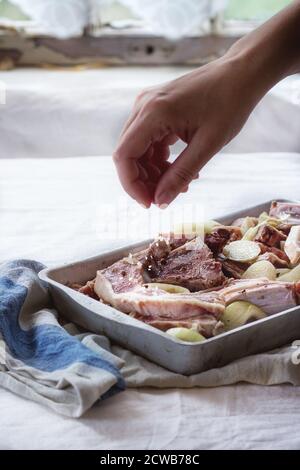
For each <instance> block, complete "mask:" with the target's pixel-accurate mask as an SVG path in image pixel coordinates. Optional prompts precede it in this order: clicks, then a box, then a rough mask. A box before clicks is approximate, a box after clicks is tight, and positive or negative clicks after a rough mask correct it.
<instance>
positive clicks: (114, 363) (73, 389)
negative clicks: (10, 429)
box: [0, 260, 124, 417]
mask: <svg viewBox="0 0 300 470" xmlns="http://www.w3.org/2000/svg"><path fill="white" fill-rule="evenodd" d="M43 267H44V266H43V265H42V264H40V263H37V262H35V261H28V260H18V261H11V262H8V263H4V264H2V265H1V266H0V386H2V387H4V388H7V389H9V390H11V391H12V392H14V393H16V394H18V395H21V396H23V397H25V398H28V399H31V400H33V401H36V402H39V403H41V404H44V405H46V406H48V407H49V408H51V409H53V410H55V411H56V412H58V413H61V414H63V415H67V416H73V417H78V416H81V415H82V414H83V413H84V412H85V411H86V410H87V409H88V408H90V407H91V406H92V405H93V403H95V402H96V401H97V400H99V399H104V398H106V397H108V396H111V395H112V394H114V393H116V392H118V391H121V390H123V389H124V380H123V378H122V376H121V374H120V372H119V369H120V367H121V366H122V365H123V361H122V360H121V359H119V358H117V357H114V356H113V355H112V354H111V353H110V352H109V351H107V350H106V349H105V344H103V346H104V347H101V346H99V345H98V347H97V351H96V352H94V351H93V350H91V349H90V348H88V347H87V346H86V345H85V344H84V343H83V342H81V341H80V340H79V339H77V338H76V337H75V336H71V335H70V334H69V333H68V332H67V331H66V330H65V329H64V328H63V327H62V326H61V325H60V324H59V323H58V320H57V313H56V311H55V310H53V309H51V302H50V296H49V293H48V290H47V287H46V286H45V285H44V284H43V283H42V281H40V279H39V278H38V275H37V273H38V272H39V271H40V270H41V269H42V268H43ZM106 346H107V345H106Z"/></svg>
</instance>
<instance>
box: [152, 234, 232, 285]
mask: <svg viewBox="0 0 300 470" xmlns="http://www.w3.org/2000/svg"><path fill="white" fill-rule="evenodd" d="M154 281H155V282H162V283H167V284H175V285H180V286H183V287H186V288H187V289H189V290H190V291H193V292H195V291H199V290H203V289H210V288H212V287H216V286H219V285H222V284H223V283H224V281H225V277H224V275H223V273H222V265H221V263H220V262H218V261H216V260H215V259H214V258H213V255H212V252H211V251H210V249H209V248H208V247H207V246H206V245H205V243H204V242H203V240H202V239H201V237H197V238H194V239H193V240H191V241H189V242H188V243H185V244H184V245H183V246H181V247H179V248H177V249H175V250H173V251H171V253H170V254H169V255H168V256H167V257H166V258H165V259H164V260H162V261H161V263H160V268H159V270H158V274H157V276H156V277H155V278H154Z"/></svg>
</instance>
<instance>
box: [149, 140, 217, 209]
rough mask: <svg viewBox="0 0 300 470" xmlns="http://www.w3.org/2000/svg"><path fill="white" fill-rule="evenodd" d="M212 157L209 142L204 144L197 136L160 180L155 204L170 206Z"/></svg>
mask: <svg viewBox="0 0 300 470" xmlns="http://www.w3.org/2000/svg"><path fill="white" fill-rule="evenodd" d="M211 156H212V151H211V149H210V148H209V143H208V141H207V142H204V140H201V139H200V138H199V135H198V134H195V135H194V137H193V139H192V140H191V142H190V143H189V144H188V145H187V147H186V148H185V149H184V150H183V152H182V153H181V154H180V155H179V157H178V158H177V159H176V160H175V161H174V163H173V164H172V165H171V166H170V167H169V169H168V170H167V171H166V172H165V173H164V174H163V176H162V178H161V179H160V181H159V183H158V185H157V188H156V191H155V195H154V201H155V204H157V205H165V204H170V203H171V202H172V201H173V200H174V199H175V198H176V197H177V196H178V194H180V193H181V192H182V191H183V189H184V188H186V186H187V185H189V183H190V182H191V181H192V180H193V179H194V177H195V176H196V175H197V173H198V172H199V170H200V169H201V168H202V167H203V166H204V165H205V164H206V163H207V161H208V160H209V159H210V158H211Z"/></svg>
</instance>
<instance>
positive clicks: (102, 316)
mask: <svg viewBox="0 0 300 470" xmlns="http://www.w3.org/2000/svg"><path fill="white" fill-rule="evenodd" d="M276 200H278V199H276ZM281 201H283V200H282V199H281ZM284 202H295V201H286V200H284ZM270 204H271V201H268V202H265V203H262V204H259V205H257V206H254V207H249V208H246V209H243V210H240V211H238V212H234V213H231V214H227V215H224V216H223V217H218V221H220V222H222V223H224V224H229V223H231V222H233V220H234V219H236V218H237V217H243V216H245V215H253V216H257V215H259V214H260V213H261V212H262V211H264V210H267V211H268V209H269V207H270ZM149 241H150V240H147V241H143V242H141V243H137V244H134V245H129V246H125V247H122V248H119V249H116V250H113V251H106V252H103V253H101V254H99V255H98V256H96V257H93V258H89V259H85V260H82V261H78V262H76V263H72V264H65V265H62V266H58V267H55V268H50V269H44V270H42V271H41V272H40V273H39V276H40V278H41V279H42V280H44V281H46V282H47V283H48V285H49V289H50V292H51V296H52V298H53V302H54V305H55V307H56V308H57V310H58V311H59V312H60V313H61V314H63V316H64V317H65V318H67V319H68V320H70V321H72V322H74V323H77V324H78V325H80V326H82V327H84V328H85V329H87V330H88V331H93V332H95V333H100V334H101V333H103V334H105V335H107V336H108V337H109V338H111V339H112V340H113V341H114V342H115V343H118V344H120V345H122V346H124V347H125V348H127V349H130V350H131V351H134V352H136V353H137V354H139V355H141V356H144V357H146V358H147V359H149V360H150V361H153V362H155V363H157V364H159V365H161V366H163V367H165V368H167V369H169V370H172V371H174V372H177V373H180V374H185V375H191V374H195V373H198V372H202V371H205V370H208V369H212V368H215V367H221V366H223V365H225V364H228V363H229V362H231V361H233V360H234V359H237V358H241V357H244V356H247V355H249V354H255V353H259V352H263V351H267V350H271V349H273V348H276V347H279V346H282V345H284V344H287V343H289V342H291V341H293V340H295V339H299V336H300V306H298V307H294V308H291V309H289V310H285V311H283V312H280V313H277V314H275V315H272V316H269V317H267V318H264V319H262V320H258V321H256V322H253V323H249V324H247V325H244V326H242V327H239V328H236V329H235V330H232V331H229V332H226V333H222V334H220V335H218V336H215V337H213V338H210V339H207V340H206V341H204V342H203V343H187V342H183V341H178V340H176V339H174V338H172V337H171V336H170V335H168V334H166V333H164V332H162V331H160V330H158V329H156V328H154V327H152V326H150V325H146V324H145V323H143V322H141V321H139V320H136V319H134V318H132V317H130V316H128V315H126V314H125V313H122V312H120V311H118V310H116V309H115V308H113V307H110V306H108V305H104V304H102V303H100V302H98V301H97V300H94V299H92V298H90V297H87V296H86V295H84V294H81V293H79V292H76V291H75V290H73V289H71V288H70V287H68V286H67V285H66V284H70V283H75V282H78V283H85V282H86V281H88V280H89V279H92V278H93V277H94V276H95V274H96V271H97V270H98V269H102V268H104V267H106V266H108V265H110V264H112V263H113V262H114V261H116V260H118V259H120V258H122V257H124V256H126V255H128V253H130V252H135V251H138V250H141V249H143V248H144V247H145V246H147V244H149Z"/></svg>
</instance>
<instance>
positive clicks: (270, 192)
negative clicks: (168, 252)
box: [0, 69, 300, 449]
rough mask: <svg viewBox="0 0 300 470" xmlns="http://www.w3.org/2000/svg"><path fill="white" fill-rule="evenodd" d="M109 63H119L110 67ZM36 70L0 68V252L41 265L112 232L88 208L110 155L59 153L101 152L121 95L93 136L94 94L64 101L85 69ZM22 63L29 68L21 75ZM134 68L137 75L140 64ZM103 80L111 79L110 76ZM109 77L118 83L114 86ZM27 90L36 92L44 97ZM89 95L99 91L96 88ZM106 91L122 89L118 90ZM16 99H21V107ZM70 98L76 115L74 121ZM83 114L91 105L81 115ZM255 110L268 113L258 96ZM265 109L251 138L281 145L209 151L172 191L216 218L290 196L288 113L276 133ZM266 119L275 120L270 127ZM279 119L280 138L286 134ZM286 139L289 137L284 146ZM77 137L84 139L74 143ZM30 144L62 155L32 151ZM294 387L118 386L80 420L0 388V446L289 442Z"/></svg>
mask: <svg viewBox="0 0 300 470" xmlns="http://www.w3.org/2000/svg"><path fill="white" fill-rule="evenodd" d="M93 72H94V71H93ZM114 72H115V73H120V71H119V69H116V70H115V71H114ZM41 73H42V72H29V71H24V72H23V75H22V73H21V72H19V71H17V72H13V73H12V74H11V75H9V74H1V75H0V79H3V75H4V76H5V77H6V80H8V78H7V77H10V85H9V89H10V91H9V93H8V101H7V112H8V117H7V115H6V112H2V109H1V110H0V154H1V156H2V159H0V260H1V261H2V260H4V259H8V258H16V257H31V258H35V259H38V260H40V261H43V262H44V263H46V264H49V265H53V264H56V263H61V262H63V261H70V260H73V259H80V258H82V257H85V256H90V255H94V254H96V253H98V252H99V250H101V249H103V247H107V246H109V245H110V246H111V245H112V244H118V243H119V242H120V241H119V240H114V241H112V242H111V241H109V240H107V239H106V237H105V236H104V231H103V225H102V223H101V220H100V221H99V219H98V215H99V212H98V209H99V205H100V204H101V202H105V201H108V202H109V201H110V200H112V199H114V200H117V198H118V197H119V196H121V195H122V194H123V192H122V190H121V188H120V185H119V183H118V180H117V178H116V175H115V173H114V170H113V167H112V163H111V159H110V157H106V158H105V157H101V158H97V157H77V158H72V157H71V155H72V154H73V155H80V153H81V154H82V155H87V154H90V155H94V154H95V152H96V151H97V149H98V148H99V145H100V144H101V141H102V140H103V148H99V152H98V153H100V154H103V155H105V154H108V153H110V152H111V147H112V145H113V142H114V141H115V134H116V127H118V126H119V124H120V123H121V121H122V118H123V117H124V114H126V113H128V110H129V109H128V102H127V101H126V112H125V108H124V109H123V111H122V109H121V110H119V111H120V112H119V111H118V112H117V108H116V111H115V112H116V116H117V118H118V124H115V123H113V122H112V121H110V124H106V120H107V121H109V120H110V119H112V117H111V116H110V115H109V114H108V113H107V111H106V115H105V119H104V118H103V120H102V121H101V122H99V126H98V129H99V136H98V135H96V136H95V135H94V132H95V128H96V127H95V126H96V124H95V116H96V114H97V113H98V114H99V116H101V115H102V114H103V113H102V112H101V109H99V110H96V109H95V106H94V105H95V102H93V100H92V99H91V98H90V101H89V106H88V108H87V109H86V112H83V108H82V107H80V109H78V108H77V107H76V100H75V96H76V93H77V90H78V89H79V88H80V89H81V92H82V93H83V89H84V93H85V94H86V95H89V94H91V93H92V91H91V85H92V84H95V81H94V79H93V81H92V82H91V83H89V79H88V77H89V76H90V75H89V74H87V75H86V77H87V78H86V79H82V76H81V79H79V78H76V77H79V75H76V74H75V75H73V74H72V73H71V72H65V73H63V76H64V79H63V80H62V82H60V80H59V76H58V73H55V74H54V75H53V74H52V72H50V73H48V72H47V73H45V75H44V76H41V75H40V74H41ZM91 73H92V72H91ZM123 73H124V74H125V75H123V78H124V77H129V76H130V77H131V78H133V76H134V75H133V70H132V69H131V70H130V71H128V70H126V69H125V70H124V71H123ZM149 73H150V72H149ZM153 73H154V75H153V77H154V78H153V81H155V80H156V81H158V79H159V78H160V79H166V78H168V77H169V75H168V73H167V72H165V73H163V72H162V71H160V69H156V70H155V71H154V72H153ZM26 74H29V75H30V80H29V76H28V75H26ZM170 74H171V73H170ZM98 75H99V80H100V82H101V77H102V80H103V81H102V85H103V86H104V85H105V87H108V84H107V82H106V81H105V80H104V79H103V77H107V75H110V77H115V75H114V74H113V73H112V71H110V72H108V70H105V71H103V75H102V74H101V73H100V72H98ZM26 76H27V78H28V79H26ZM66 76H68V77H70V78H69V80H70V86H69V89H68V90H67V89H66V82H65V81H64V80H66V78H65V77H66ZM139 76H140V75H139V74H137V78H136V79H135V80H137V81H138V77H139ZM147 76H148V80H149V82H150V81H151V80H150V78H149V75H147ZM22 77H23V79H22ZM33 77H36V78H37V77H38V78H39V81H38V82H37V81H36V80H35V81H33ZM49 77H50V78H49ZM74 77H75V78H74ZM142 77H143V78H144V77H146V75H145V74H144V73H143V75H142ZM169 78H170V77H169ZM72 80H74V81H75V82H76V83H75V85H74V84H73V85H72ZM76 80H78V81H76ZM80 80H83V81H80ZM119 80H120V77H119ZM46 82H47V85H45V83H46ZM50 82H51V83H52V86H53V89H52V91H51V87H50V88H49V83H50ZM83 82H85V83H86V86H85V87H84V86H83ZM104 82H105V83H104ZM143 82H144V80H143ZM61 83H62V84H61ZM135 84H136V81H135ZM148 84H149V83H148ZM110 85H112V86H114V82H112V83H111V84H110ZM138 85H141V83H139V84H138ZM134 87H135V85H134ZM134 87H133V88H134ZM116 88H117V89H118V90H119V88H118V87H117V85H116ZM46 89H47V92H46ZM24 90H25V91H26V92H25V91H24ZM134 90H135V88H134ZM39 93H42V94H43V96H44V98H45V100H44V102H42V101H41V95H40V94H39ZM60 93H61V94H60ZM71 95H72V96H71ZM97 96H101V93H100V91H99V90H98V95H97ZM111 96H112V95H111ZM116 96H117V97H120V96H123V94H122V93H121V92H120V90H119V91H118V94H117V95H116ZM287 96H289V95H284V98H281V97H280V98H278V99H280V100H283V101H284V102H285V103H286V106H287V107H288V108H289V109H290V110H291V109H292V108H293V107H294V106H295V115H294V116H295V119H296V116H297V113H298V108H297V106H296V105H295V104H293V103H292V102H291V100H290V97H288V98H287ZM68 97H69V98H68ZM278 97H279V94H278ZM23 98H24V100H27V101H26V106H25V104H24V102H23V101H22V100H23ZM268 99H269V98H268ZM11 100H12V101H11ZM55 100H57V103H60V105H62V102H63V103H64V104H65V103H69V109H68V110H67V109H66V108H65V107H62V108H61V109H59V106H58V105H57V109H56V112H55V113H54V114H53V115H52V111H51V110H52V108H51V105H50V104H49V103H54V102H55ZM61 100H62V102H61ZM274 100H275V101H273V102H272V103H273V104H272V106H273V109H274V107H275V108H276V106H277V105H276V106H275V104H274V103H277V104H278V101H276V100H277V98H274ZM12 103H14V104H13V106H11V104H12ZM18 103H19V105H18ZM74 103H75V104H74ZM270 103H271V102H270ZM18 106H19V107H18ZM34 106H36V108H34ZM82 106H83V107H84V103H82ZM266 106H267V108H268V105H266ZM270 106H271V105H270ZM272 106H271V108H272ZM34 109H36V110H37V113H38V112H41V113H42V112H43V113H44V121H43V123H42V122H40V115H39V114H37V116H38V117H36V119H35V120H33V116H34V115H35V113H34V112H33V110H34ZM72 109H74V115H75V117H76V118H78V123H77V124H76V125H75V124H74V119H73V116H72V112H71V111H72ZM102 111H103V110H102ZM1 113H2V114H1ZM68 113H69V116H70V119H71V121H70V123H69V125H68V120H67V116H68ZM90 113H92V114H93V113H94V114H93V118H91V116H90ZM261 113H262V114H264V113H266V114H268V112H267V111H266V108H263V107H262V108H261ZM274 113H275V114H272V113H269V114H268V116H269V117H270V119H271V116H273V118H274V119H273V121H272V122H269V123H268V125H265V126H264V129H262V132H260V131H259V129H257V132H254V131H251V132H250V130H249V132H250V134H248V135H250V136H253V138H257V142H256V144H257V145H258V144H259V146H260V145H261V146H262V149H264V150H267V148H266V147H268V142H271V143H272V145H273V147H274V145H275V144H274V142H275V143H276V145H277V143H278V142H279V141H280V142H281V145H282V146H283V147H284V148H283V149H282V148H281V146H280V145H279V144H278V146H279V148H278V150H280V149H282V150H284V151H285V153H276V154H275V153H267V154H266V153H264V154H263V153H255V154H240V153H236V154H227V155H225V154H223V155H219V156H217V157H216V158H215V159H214V160H213V161H212V162H210V164H209V165H208V166H207V167H206V168H205V169H204V170H203V172H202V173H201V177H200V180H199V181H198V182H195V183H193V184H192V187H191V191H190V192H189V193H188V194H187V195H183V196H182V199H181V202H185V201H194V202H195V201H199V202H200V203H201V204H203V206H204V208H205V210H206V213H207V214H210V215H211V216H212V217H217V216H218V214H221V213H223V212H226V211H227V212H228V211H231V210H235V209H238V208H240V207H243V206H248V205H251V204H254V203H256V202H260V201H263V200H267V199H272V198H276V197H290V198H298V199H299V196H300V194H299V173H300V154H296V153H287V152H288V151H289V152H291V151H292V150H296V149H294V147H293V145H294V144H295V146H297V145H298V146H299V138H298V134H296V136H295V134H294V133H293V129H292V126H293V125H294V124H293V123H291V120H290V119H289V117H290V116H289V115H286V116H285V120H286V122H287V123H288V125H287V126H286V127H283V129H282V133H281V134H279V129H280V128H281V121H280V119H281V118H282V116H281V114H280V113H279V115H278V114H276V112H275V111H274ZM13 116H14V119H15V120H14V119H13ZM112 116H114V114H112ZM274 116H275V117H274ZM6 118H7V119H6ZM72 119H73V120H72ZM253 122H254V124H255V123H256V121H255V120H254V121H253ZM278 123H279V124H278ZM106 125H107V126H108V127H105V126H106ZM272 125H274V128H276V132H275V133H274V132H273V134H274V135H273V136H272ZM69 126H71V127H72V129H73V130H72V132H71V131H70V132H71V134H72V135H71V134H70V135H69V134H68V132H69ZM76 126H80V128H82V129H83V131H82V132H81V133H80V136H78V135H77V134H76V132H75V130H76V129H77V132H78V128H79V127H78V128H77V127H76ZM81 126H82V127H81ZM103 126H104V127H103ZM276 126H277V127H276ZM289 126H290V129H291V131H290V139H287V138H286V136H287V135H288V127H289ZM274 128H273V131H274ZM54 129H56V138H55V135H54V134H53V132H54ZM47 130H49V136H48V137H47ZM106 132H107V134H106ZM245 132H246V131H245ZM247 132H248V131H247ZM266 136H267V137H266ZM92 137H93V138H92ZM265 137H266V138H265ZM272 137H273V138H272ZM72 139H74V142H75V143H74V145H73V140H72ZM90 140H91V141H90ZM289 140H290V141H291V142H292V143H293V144H292V145H291V148H290V147H289V144H290V142H289ZM240 142H241V143H240V144H238V143H237V144H236V146H237V147H236V149H238V151H239V150H240V146H241V145H243V146H245V147H246V148H244V151H246V150H247V148H248V147H249V146H250V147H251V142H252V140H251V139H250V140H249V139H248V137H245V139H244V140H241V141H240ZM256 144H255V145H256ZM296 144H297V145H296ZM272 145H271V146H272ZM276 145H275V146H276ZM247 146H248V147H247ZM84 148H86V149H87V150H85V151H83V149H84ZM108 149H109V151H107V150H108ZM248 150H249V151H252V150H253V149H252V148H249V149H248ZM257 150H259V149H258V148H256V151H257ZM273 150H274V148H273ZM298 151H299V152H300V149H299V148H298ZM24 155H25V156H27V157H28V155H32V157H33V159H22V158H15V159H12V158H10V157H13V156H14V157H22V156H24ZM39 155H40V156H43V157H46V156H50V155H51V156H55V157H62V156H68V157H69V158H64V159H58V158H56V159H53V158H51V159H50V158H49V159H48V158H44V159H38V158H37V157H38V156H39ZM3 157H9V158H8V159H6V158H3ZM152 210H155V209H152ZM141 211H142V209H141ZM140 214H141V213H140ZM138 216H139V215H138ZM140 216H141V215H140ZM299 398H300V390H299V388H296V387H292V386H288V385H283V386H274V387H259V386H252V385H245V384H239V385H236V386H227V387H220V388H215V389H192V390H174V389H172V390H163V391H162V390H160V391H159V390H151V389H145V390H127V391H125V392H123V393H122V394H119V395H117V396H115V397H113V398H111V399H109V400H107V401H105V402H103V403H101V405H99V406H95V407H94V408H93V409H91V410H90V411H89V412H88V413H87V414H86V415H85V416H84V417H83V418H82V419H80V420H73V419H68V418H63V417H61V416H57V415H55V414H53V413H52V412H49V411H48V410H46V409H44V408H42V407H41V406H39V405H36V404H33V403H31V402H28V401H26V400H23V399H22V398H19V397H16V396H14V395H12V394H10V393H9V392H6V391H4V390H2V389H0V448H2V449H15V448H22V449H31V448H39V449H54V448H60V449H76V448H81V449H120V448H124V449H132V448H144V449H154V448H159V449H164V448H165V449H176V448H187V449H189V448H191V449H206V448H208V449H219V448H226V449H233V448H235V449H237V448H241V449H248V448H251V449H253V448H283V449H286V448H294V449H299V448H300V411H299V402H298V400H299Z"/></svg>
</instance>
